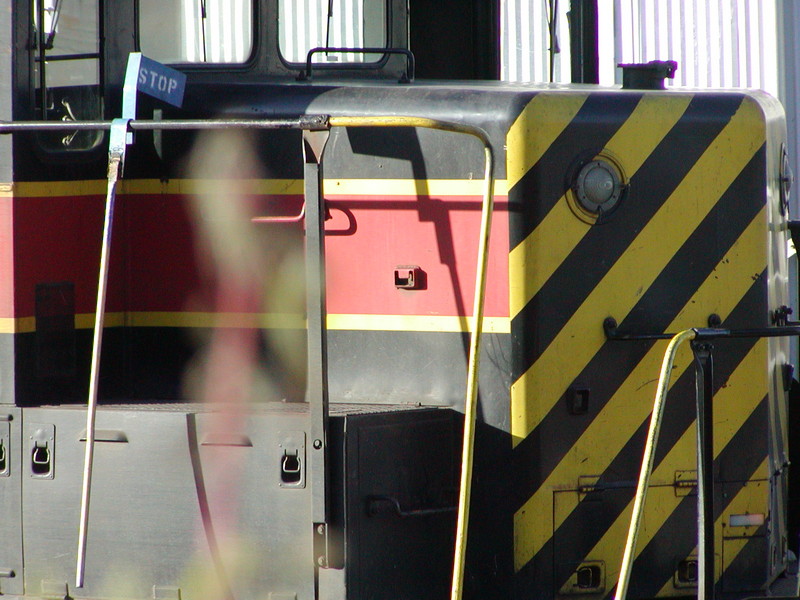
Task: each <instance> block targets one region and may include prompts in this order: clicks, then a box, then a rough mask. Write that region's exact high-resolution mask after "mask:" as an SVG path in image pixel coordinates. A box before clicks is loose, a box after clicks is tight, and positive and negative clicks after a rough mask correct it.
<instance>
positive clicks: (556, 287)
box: [511, 96, 763, 380]
mask: <svg viewBox="0 0 800 600" xmlns="http://www.w3.org/2000/svg"><path fill="white" fill-rule="evenodd" d="M740 102H741V99H740V98H736V97H733V96H730V97H726V96H723V97H707V96H700V97H695V98H694V99H693V100H692V102H691V103H690V104H689V107H688V108H687V110H686V112H685V113H684V115H683V116H682V117H681V119H680V120H679V121H678V123H677V124H676V125H675V126H674V127H673V128H672V130H671V131H670V132H669V133H668V134H667V135H666V136H665V137H664V139H663V140H662V142H661V143H660V144H659V145H658V147H657V148H656V149H655V150H654V151H653V153H652V154H651V155H650V156H649V157H648V158H647V160H645V162H644V164H643V165H642V167H641V168H640V169H639V170H638V171H637V172H636V173H635V174H634V175H633V177H632V178H631V181H630V185H629V189H628V193H627V198H625V199H624V201H623V202H624V204H623V205H621V206H620V207H619V209H618V210H617V211H616V212H615V213H614V216H613V217H612V218H611V219H610V220H609V221H608V222H606V223H604V224H603V225H595V226H594V227H592V228H591V229H590V230H589V232H588V233H587V234H586V235H585V236H584V237H583V239H582V240H581V241H580V242H579V243H578V244H577V245H576V246H575V248H574V249H573V250H572V252H571V253H570V255H569V256H568V257H567V258H566V259H565V260H564V261H563V262H562V263H561V265H559V267H558V269H557V270H556V271H555V272H554V273H553V275H552V276H551V277H550V279H549V280H548V281H547V282H546V283H545V285H544V286H543V287H542V288H541V289H540V290H539V292H538V293H537V294H536V295H535V296H534V298H532V299H531V300H530V301H529V302H528V304H527V305H526V306H525V308H524V309H523V310H522V311H520V313H519V314H518V315H516V316H514V318H513V320H512V324H511V332H512V344H513V351H514V352H513V364H512V369H513V372H512V376H513V378H514V380H516V379H517V378H519V377H520V376H521V375H522V374H523V373H525V371H527V370H528V369H529V368H530V366H531V365H532V364H533V363H534V362H535V361H536V360H537V359H538V358H539V356H541V354H542V353H543V352H544V351H545V350H546V349H547V347H548V346H549V345H550V343H551V342H552V341H553V339H554V338H555V336H556V335H557V334H558V332H559V331H561V329H562V328H563V327H564V325H565V324H566V323H567V322H568V321H569V319H570V318H571V317H572V315H573V314H574V313H575V311H576V310H577V309H578V308H579V307H580V305H581V304H582V303H583V302H584V300H585V299H586V297H587V296H588V295H589V294H590V293H591V292H592V290H593V289H594V288H595V287H596V286H597V284H598V283H599V282H600V281H601V280H602V279H603V277H605V276H606V274H607V273H608V271H609V270H610V269H611V267H612V266H613V265H614V263H616V261H617V260H618V259H619V257H620V256H622V254H623V253H624V252H625V251H626V250H627V249H628V247H629V245H630V244H631V242H633V240H634V239H635V238H636V236H637V235H638V234H639V233H640V232H641V231H642V229H643V228H644V227H645V225H646V224H647V222H648V221H649V220H650V219H651V218H652V216H653V215H654V214H655V213H656V212H657V211H658V209H659V208H660V207H661V206H662V205H663V204H664V203H665V202H666V201H667V199H668V198H669V196H670V195H671V194H672V192H673V191H674V190H675V188H676V187H677V186H678V185H679V184H680V182H681V181H682V180H683V179H684V177H685V176H686V174H687V173H688V172H689V171H690V170H691V168H692V167H693V166H694V164H695V163H696V162H697V160H699V158H700V157H701V156H702V155H703V153H704V152H705V150H706V149H707V148H708V146H709V145H710V144H711V143H712V142H713V141H714V139H715V138H716V137H717V135H718V134H719V133H720V131H722V129H723V128H724V127H725V125H727V123H728V122H729V121H730V119H731V117H732V116H733V115H734V114H735V112H736V110H737V108H738V107H739V104H740ZM712 114H713V115H714V117H713V118H709V116H710V115H712ZM739 179H740V182H739V185H740V186H742V184H743V182H742V181H741V178H739ZM762 195H763V191H760V192H759V193H758V194H757V195H756V197H757V198H759V199H760V198H761V196H762ZM537 201H538V198H537ZM512 276H513V275H512ZM518 276H524V274H519V275H518Z"/></svg>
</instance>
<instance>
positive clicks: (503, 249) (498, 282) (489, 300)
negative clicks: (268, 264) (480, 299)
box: [326, 196, 508, 317]
mask: <svg viewBox="0 0 800 600" xmlns="http://www.w3.org/2000/svg"><path fill="white" fill-rule="evenodd" d="M328 200H329V203H330V207H331V209H330V212H331V216H332V217H333V218H332V219H331V220H330V221H328V223H327V225H326V231H327V234H328V235H327V238H326V244H327V251H328V310H329V312H331V313H350V314H395V315H446V316H452V315H471V314H472V303H473V297H474V286H475V271H476V265H477V257H478V234H479V229H480V219H481V198H480V197H475V196H463V197H458V196H449V197H446V198H444V197H435V198H434V197H416V196H407V197H401V196H392V197H377V196H376V197H369V198H366V197H363V196H362V197H343V196H328ZM401 265H415V266H418V267H420V268H421V269H422V271H424V273H425V279H426V284H427V285H426V289H420V290H405V289H397V288H396V287H395V285H394V269H395V268H396V267H398V266H401ZM486 316H494V317H502V316H508V213H507V205H506V202H505V201H504V200H501V201H500V202H498V203H497V204H496V208H495V213H494V217H493V220H492V237H491V244H490V251H489V274H488V278H487V288H486Z"/></svg>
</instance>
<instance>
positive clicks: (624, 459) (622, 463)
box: [516, 278, 764, 585]
mask: <svg viewBox="0 0 800 600" xmlns="http://www.w3.org/2000/svg"><path fill="white" fill-rule="evenodd" d="M763 296H764V285H763V282H762V281H761V278H759V280H758V281H756V282H754V284H753V285H752V286H751V287H750V290H749V291H748V292H747V293H746V294H745V296H744V297H743V298H742V300H741V301H740V302H739V303H738V304H737V306H736V308H735V309H734V310H733V311H732V312H731V314H730V316H729V318H728V319H726V321H725V323H724V324H725V326H728V327H734V326H736V327H738V326H740V325H739V324H740V323H743V322H747V321H748V319H751V318H752V315H753V314H754V313H755V312H756V311H759V310H761V309H763V306H764V298H763ZM741 341H742V342H747V341H748V340H741ZM617 344H625V342H618V343H617ZM746 354H747V351H746V350H745V349H744V348H742V349H740V353H739V355H738V356H734V355H728V356H726V360H724V361H719V362H720V364H719V365H717V367H718V368H717V377H716V379H715V386H716V388H715V391H716V389H719V386H720V385H722V384H724V382H725V381H726V380H727V379H728V377H729V376H730V373H732V372H733V370H734V369H735V367H736V365H738V364H739V363H740V362H741V360H742V358H744V356H745V355H746ZM725 365H728V366H725ZM615 370H616V369H611V371H615ZM686 387H688V388H689V389H690V390H691V392H689V391H687V389H686ZM676 388H677V390H676ZM672 390H673V391H672V392H671V393H670V402H675V401H676V400H677V401H678V402H680V400H681V398H685V397H686V396H687V395H688V396H689V397H690V398H692V399H693V397H694V396H693V395H692V394H693V390H694V373H693V371H690V372H689V373H685V374H684V376H683V377H681V378H679V380H678V381H677V382H676V383H675V385H674V386H673V388H672ZM685 412H687V413H688V414H687V417H686V418H687V419H688V424H690V423H691V419H693V418H694V416H693V415H694V407H693V406H692V409H691V410H689V411H685ZM688 424H687V425H686V426H684V427H683V428H682V429H681V434H682V432H683V431H685V430H686V427H688ZM647 426H648V424H647V423H646V422H645V423H643V424H642V425H641V426H640V427H639V429H638V430H637V432H636V434H634V435H633V436H632V437H631V439H630V440H629V441H628V443H627V444H626V446H625V447H624V448H623V450H622V451H621V452H620V453H619V454H618V455H617V457H616V458H615V459H614V461H612V463H611V465H610V466H609V467H608V469H606V471H605V473H603V474H602V475H601V477H600V479H599V481H598V484H597V485H598V488H600V489H604V488H605V489H607V490H613V489H614V487H615V484H620V483H621V484H623V485H628V486H630V487H629V488H628V489H631V488H632V487H633V486H635V481H636V475H637V474H638V468H639V461H641V453H642V448H643V446H644V440H645V436H646V432H647ZM740 433H741V430H740ZM671 435H673V434H671V433H670V431H668V428H667V427H665V426H662V430H661V439H660V440H659V445H658V447H672V446H673V445H674V441H673V442H671V443H669V442H668V441H666V440H669V439H670V436H671ZM737 435H738V434H737ZM553 437H555V436H553ZM723 454H724V452H723ZM662 456H663V455H662ZM727 460H728V459H726V458H725V457H724V456H722V457H721V461H723V462H726V461H727ZM516 472H520V471H516ZM523 473H524V472H523ZM586 475H591V474H590V473H587V474H586ZM595 475H596V474H595ZM603 493H605V492H603V491H599V492H596V493H593V494H588V495H587V496H586V498H585V499H584V501H583V502H587V501H594V500H598V499H602V494H603ZM614 493H615V494H617V493H620V492H618V491H617V492H614ZM632 495H633V491H632V490H631V491H630V493H629V496H630V497H632ZM630 497H629V498H628V500H629V499H630ZM581 504H583V503H581ZM626 505H627V501H625V502H623V503H621V504H620V505H619V509H618V511H617V512H613V511H612V512H610V513H608V514H606V515H605V516H604V522H603V523H601V524H600V526H599V529H598V530H596V531H595V532H594V533H592V532H589V531H586V527H585V522H584V521H585V519H584V517H583V514H582V512H581V511H580V510H575V511H573V512H572V513H571V514H570V516H569V517H567V519H566V520H565V521H564V522H563V523H562V524H561V526H560V527H559V528H558V530H557V531H556V533H555V534H554V536H553V539H555V538H556V535H557V536H558V539H560V540H567V541H568V542H569V544H570V545H569V547H562V546H559V550H558V551H559V554H560V555H563V556H564V557H565V560H566V559H567V557H573V558H574V561H577V562H581V561H582V560H583V559H584V557H585V556H587V555H588V553H589V552H590V551H591V549H592V548H594V546H595V545H596V544H597V543H598V542H599V541H600V538H601V537H602V533H603V532H605V530H606V528H607V527H608V526H610V525H611V523H613V522H614V520H615V519H616V518H617V517H618V516H619V511H621V510H622V508H623V507H624V506H626ZM550 541H551V542H552V539H551V540H550ZM574 561H573V562H574ZM539 564H540V560H539V559H537V558H536V557H534V560H533V561H531V563H529V565H530V566H526V567H525V568H523V570H522V571H520V572H521V573H522V572H523V571H525V572H528V573H531V575H533V576H536V575H535V573H537V572H538V571H536V569H538V568H539V567H535V565H539ZM562 584H563V581H562V582H560V583H558V585H562Z"/></svg>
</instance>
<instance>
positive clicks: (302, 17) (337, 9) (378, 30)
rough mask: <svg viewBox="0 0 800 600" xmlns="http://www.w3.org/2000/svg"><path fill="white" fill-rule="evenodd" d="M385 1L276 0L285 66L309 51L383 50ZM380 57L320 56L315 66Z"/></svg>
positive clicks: (315, 58)
mask: <svg viewBox="0 0 800 600" xmlns="http://www.w3.org/2000/svg"><path fill="white" fill-rule="evenodd" d="M386 22H387V10H386V0H278V43H279V49H280V53H281V56H282V57H283V59H284V60H285V61H287V62H289V63H304V62H305V61H306V58H307V56H308V52H309V50H311V49H313V48H322V47H325V48H385V47H386V45H387V34H386V29H387V28H386ZM382 57H383V55H382V54H375V53H372V54H365V53H359V52H346V53H344V52H320V53H315V54H314V55H313V56H312V61H313V62H315V63H334V64H335V63H337V62H348V63H358V62H376V61H378V60H380V59H381V58H382Z"/></svg>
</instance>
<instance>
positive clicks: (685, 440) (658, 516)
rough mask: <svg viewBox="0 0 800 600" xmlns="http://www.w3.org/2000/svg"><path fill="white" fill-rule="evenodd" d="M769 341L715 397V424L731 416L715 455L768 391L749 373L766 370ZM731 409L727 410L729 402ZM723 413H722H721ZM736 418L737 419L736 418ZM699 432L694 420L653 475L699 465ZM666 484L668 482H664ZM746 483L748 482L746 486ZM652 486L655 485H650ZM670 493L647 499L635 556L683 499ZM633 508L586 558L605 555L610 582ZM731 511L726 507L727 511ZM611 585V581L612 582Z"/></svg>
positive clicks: (719, 432) (664, 476) (719, 433)
mask: <svg viewBox="0 0 800 600" xmlns="http://www.w3.org/2000/svg"><path fill="white" fill-rule="evenodd" d="M766 361H767V357H766V344H765V343H763V341H759V342H758V343H757V344H756V346H754V347H753V349H752V350H751V351H750V352H749V353H748V355H747V356H746V357H745V359H744V360H743V361H742V364H741V366H740V367H739V368H738V369H737V370H736V371H735V372H734V373H733V374H732V375H731V377H730V379H729V380H728V384H727V385H726V386H725V387H723V388H722V389H721V390H720V391H719V392H718V393H717V395H716V397H715V399H714V403H715V408H717V409H718V410H715V411H714V424H715V426H717V425H719V422H720V420H721V419H731V423H730V425H731V426H729V427H723V428H715V431H714V437H715V439H714V456H715V457H717V456H719V454H720V452H721V451H722V449H723V448H724V447H725V446H727V445H728V444H729V443H730V442H731V440H732V439H733V436H734V435H735V434H736V432H737V431H738V430H739V428H740V427H741V426H742V425H743V424H744V422H745V420H747V417H749V416H750V414H751V413H752V412H753V411H754V410H755V409H756V408H757V407H758V405H759V403H760V402H761V401H762V400H763V398H764V395H765V394H766V387H764V386H759V387H758V388H756V389H753V388H752V381H751V379H750V377H751V376H752V374H753V373H754V372H756V373H759V372H763V371H764V366H765V365H766ZM729 403H730V409H731V410H728V406H727V405H728V404H729ZM720 413H723V414H720ZM733 421H735V423H734V422H733ZM695 439H696V433H695V427H694V424H693V425H692V426H691V427H689V428H688V429H687V430H686V431H685V432H684V434H683V435H682V436H681V438H680V439H679V440H678V442H677V443H676V444H675V445H674V446H673V447H672V448H671V449H670V451H669V453H668V454H667V455H666V456H665V457H664V460H663V461H662V462H661V464H660V465H659V466H658V468H657V469H655V470H654V471H653V479H657V480H661V481H665V482H666V481H672V480H674V476H675V471H676V470H684V469H686V470H694V469H695V468H696V461H695V453H696V445H695ZM765 462H766V461H765ZM763 475H766V464H762V465H761V467H759V468H758V469H757V470H756V475H755V477H760V476H763ZM661 487H662V488H665V487H667V486H661ZM745 487H747V486H745ZM650 489H651V490H652V489H653V488H652V487H651V488H650ZM668 489H669V491H668V492H667V493H663V494H659V497H658V502H657V503H655V501H654V500H651V501H649V502H645V513H644V514H645V518H644V521H645V523H646V526H645V527H643V528H642V530H641V531H640V533H639V538H638V540H637V544H636V556H637V557H638V556H639V554H641V552H642V550H644V548H645V547H646V546H647V544H648V543H649V542H650V541H651V540H652V539H653V537H655V535H656V534H657V533H658V531H659V530H660V529H661V527H662V526H663V525H664V523H665V522H666V520H667V519H668V518H669V516H670V515H671V514H672V513H673V512H674V511H675V509H676V508H677V507H678V504H679V503H680V502H681V501H682V500H683V498H684V497H683V496H677V495H676V494H675V493H674V488H672V486H669V487H668ZM632 512H633V500H631V502H630V503H629V504H628V506H627V507H626V508H625V510H623V511H622V513H621V514H620V515H619V517H617V519H616V520H615V521H614V524H613V525H612V526H611V527H609V528H608V530H606V532H605V534H604V535H603V537H602V539H601V540H600V541H599V542H598V543H597V545H595V547H594V548H592V550H591V552H589V554H588V555H587V560H589V559H591V560H600V559H599V558H598V557H602V559H604V560H605V561H606V569H607V570H606V577H607V581H608V582H612V581H614V580H616V579H617V578H618V577H619V573H620V564H621V562H622V548H623V547H624V545H625V539H626V537H627V535H628V527H629V525H630V521H631V514H632ZM728 512H729V511H725V513H728ZM609 585H611V584H609Z"/></svg>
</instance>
